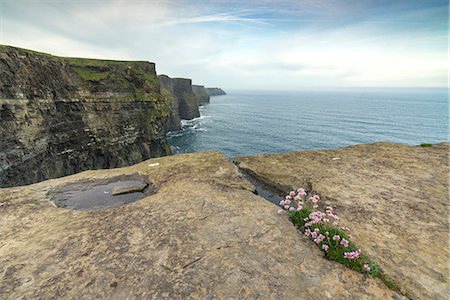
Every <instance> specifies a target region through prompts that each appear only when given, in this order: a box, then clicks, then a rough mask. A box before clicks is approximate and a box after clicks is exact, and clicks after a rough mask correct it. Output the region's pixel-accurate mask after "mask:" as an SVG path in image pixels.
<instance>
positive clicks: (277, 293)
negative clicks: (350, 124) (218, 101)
mask: <svg viewBox="0 0 450 300" xmlns="http://www.w3.org/2000/svg"><path fill="white" fill-rule="evenodd" d="M133 174H135V175H138V176H140V177H139V178H141V177H146V178H147V179H148V181H147V182H148V183H149V184H150V185H151V186H152V187H153V188H154V190H155V192H156V193H154V194H152V195H148V196H146V197H144V198H143V199H141V200H138V201H136V202H133V203H130V204H126V205H122V206H119V207H115V208H109V209H101V210H94V211H77V210H71V209H67V208H60V207H56V206H55V205H54V203H53V199H54V195H55V193H57V191H59V190H61V189H64V188H65V187H66V186H67V185H71V184H74V183H75V184H76V183H80V182H81V183H86V181H87V180H92V181H96V180H99V181H100V182H101V181H105V180H108V179H110V178H117V177H118V176H132V175H133ZM72 186H73V185H72ZM0 194H1V195H2V197H0V236H1V237H2V241H1V247H0V266H1V269H2V272H1V273H0V282H1V284H0V294H1V295H2V297H5V298H6V299H22V298H23V299H53V298H57V299H61V298H76V299H94V298H95V299H256V298H259V299H299V298H304V299H324V298H325V299H329V298H334V299H401V298H402V297H401V296H400V295H398V294H397V293H395V292H393V291H391V290H389V289H388V288H387V287H386V286H384V284H383V283H382V282H381V281H380V280H375V279H372V278H370V277H368V276H367V275H363V274H360V273H357V272H355V271H352V270H350V269H347V268H345V267H343V266H342V265H340V264H338V263H335V262H331V261H328V260H326V259H324V258H323V257H322V255H321V252H320V251H319V250H318V249H317V247H316V246H315V245H314V244H313V243H312V242H311V241H309V240H307V239H306V238H305V237H303V236H301V235H300V234H299V233H298V232H297V230H296V229H295V228H294V227H293V226H292V224H291V223H290V221H289V220H288V219H287V217H286V216H284V215H281V216H280V215H277V214H276V207H275V206H274V205H273V204H271V203H269V202H268V201H266V200H264V199H262V198H261V197H259V196H257V195H255V194H253V187H252V186H251V185H250V184H249V183H248V182H247V181H246V180H244V179H243V178H241V176H240V175H239V173H238V172H237V170H236V168H235V166H234V165H233V164H231V163H230V162H229V161H228V159H227V158H226V157H225V156H224V155H222V154H219V153H217V152H210V153H195V154H186V155H175V156H166V157H161V158H155V159H151V160H149V161H145V162H142V163H140V164H138V165H135V166H132V167H125V168H121V169H111V170H96V171H86V172H83V173H79V174H76V175H72V176H68V177H64V178H60V179H55V180H49V181H44V182H40V183H37V184H33V185H30V186H25V187H19V188H8V189H0ZM174 197H175V198H174ZM173 199H176V201H173Z"/></svg>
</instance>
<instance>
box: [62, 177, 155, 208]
mask: <svg viewBox="0 0 450 300" xmlns="http://www.w3.org/2000/svg"><path fill="white" fill-rule="evenodd" d="M154 193H155V189H154V187H153V186H152V185H151V183H150V182H149V181H148V178H147V177H145V176H139V175H136V176H126V177H124V176H122V177H115V178H109V179H93V180H86V181H82V182H75V183H69V184H66V185H64V186H62V187H60V188H59V189H58V190H56V191H55V192H54V195H53V201H54V202H55V204H56V205H57V206H58V207H63V208H69V209H75V210H98V209H104V208H111V207H117V206H121V205H123V204H127V203H131V202H134V201H137V200H139V199H142V198H144V197H146V196H148V195H151V194H154Z"/></svg>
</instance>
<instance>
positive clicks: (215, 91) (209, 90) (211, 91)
mask: <svg viewBox="0 0 450 300" xmlns="http://www.w3.org/2000/svg"><path fill="white" fill-rule="evenodd" d="M206 92H207V93H208V94H209V95H210V96H221V95H226V94H227V93H225V91H224V90H222V89H221V88H218V87H214V88H206Z"/></svg>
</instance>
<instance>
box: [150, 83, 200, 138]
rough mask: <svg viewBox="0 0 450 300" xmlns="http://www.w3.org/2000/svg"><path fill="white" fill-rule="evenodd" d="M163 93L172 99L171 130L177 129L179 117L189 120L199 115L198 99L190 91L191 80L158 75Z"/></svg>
mask: <svg viewBox="0 0 450 300" xmlns="http://www.w3.org/2000/svg"><path fill="white" fill-rule="evenodd" d="M158 79H159V83H160V85H161V90H162V93H163V95H166V97H167V98H170V99H172V100H171V103H172V107H173V109H172V110H171V116H170V119H171V123H170V124H171V125H170V127H171V130H174V129H179V127H180V125H179V124H180V121H179V120H180V119H185V120H191V119H194V118H198V117H200V112H199V110H198V106H199V103H198V100H197V97H196V96H195V94H194V92H193V91H192V81H191V80H190V79H186V78H170V77H169V76H166V75H159V76H158Z"/></svg>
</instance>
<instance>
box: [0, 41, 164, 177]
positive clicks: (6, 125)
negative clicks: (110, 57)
mask: <svg viewBox="0 0 450 300" xmlns="http://www.w3.org/2000/svg"><path fill="white" fill-rule="evenodd" d="M170 109H171V107H170V103H169V102H168V101H166V99H165V98H164V97H163V96H162V95H161V93H160V88H159V82H158V79H157V77H156V72H155V65H154V64H153V63H149V62H139V61H128V62H126V61H106V60H93V59H79V58H61V57H55V56H51V55H48V54H42V53H37V52H32V51H29V50H23V49H17V48H13V47H7V46H0V135H1V136H2V140H1V142H0V186H11V185H18V184H28V183H31V182H36V181H40V180H43V179H48V178H55V177H59V176H63V175H68V174H72V173H75V172H79V171H81V170H86V169H92V168H111V167H119V166H125V165H130V164H134V163H137V162H139V161H142V160H144V159H147V158H150V157H157V156H161V155H167V154H169V153H170V147H169V145H168V144H167V141H166V139H165V134H166V132H167V127H168V125H167V124H168V119H169V114H170Z"/></svg>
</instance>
